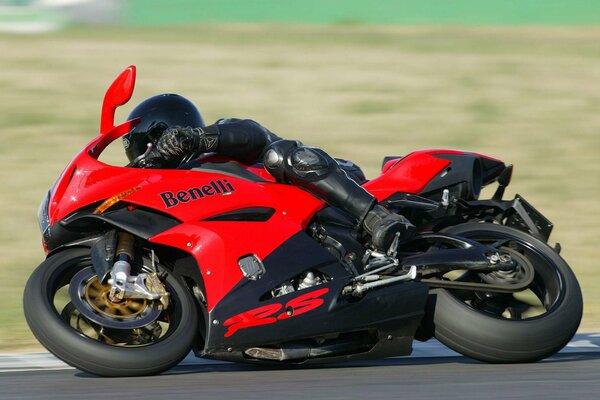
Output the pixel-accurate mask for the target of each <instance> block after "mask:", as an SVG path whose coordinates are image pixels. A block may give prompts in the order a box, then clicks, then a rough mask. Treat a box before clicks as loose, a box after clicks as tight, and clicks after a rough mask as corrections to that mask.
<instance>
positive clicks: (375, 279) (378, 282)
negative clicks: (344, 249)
mask: <svg viewBox="0 0 600 400" xmlns="http://www.w3.org/2000/svg"><path fill="white" fill-rule="evenodd" d="M383 268H385V267H383ZM375 272H377V270H375V271H372V272H371V273H368V274H363V275H360V276H357V277H356V278H355V279H354V280H355V281H358V282H357V283H355V284H353V285H349V286H346V287H344V289H343V290H342V294H343V295H352V296H362V295H363V294H364V293H365V292H367V291H369V290H371V289H375V288H378V287H381V286H386V285H390V284H392V283H396V282H404V281H413V280H415V278H416V277H417V267H416V266H415V265H413V266H412V267H410V269H409V270H408V272H406V273H404V274H402V275H396V276H389V275H388V276H382V275H376V274H375Z"/></svg>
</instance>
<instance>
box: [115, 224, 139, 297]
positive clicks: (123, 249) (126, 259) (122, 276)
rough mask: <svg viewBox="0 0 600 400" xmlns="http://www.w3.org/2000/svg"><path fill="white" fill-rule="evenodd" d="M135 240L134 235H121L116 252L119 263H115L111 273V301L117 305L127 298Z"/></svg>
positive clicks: (124, 233)
mask: <svg viewBox="0 0 600 400" xmlns="http://www.w3.org/2000/svg"><path fill="white" fill-rule="evenodd" d="M134 240H135V239H134V237H133V235H131V234H129V233H127V232H120V233H119V241H118V243H117V251H116V256H117V257H116V258H117V262H115V264H114V265H113V267H112V268H111V271H110V275H111V277H112V284H111V289H110V300H111V301H113V302H116V303H117V302H120V301H121V300H123V297H124V296H125V291H126V288H127V282H128V280H129V275H130V273H131V260H133V257H134V248H133V243H134Z"/></svg>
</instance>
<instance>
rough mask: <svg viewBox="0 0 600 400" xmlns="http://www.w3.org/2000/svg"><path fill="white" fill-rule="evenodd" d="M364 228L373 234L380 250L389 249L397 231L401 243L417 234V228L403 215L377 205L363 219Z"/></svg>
mask: <svg viewBox="0 0 600 400" xmlns="http://www.w3.org/2000/svg"><path fill="white" fill-rule="evenodd" d="M362 225H363V228H364V230H365V231H366V232H367V233H368V234H369V235H370V236H371V243H372V244H373V247H374V248H375V249H377V250H379V251H383V252H385V251H387V250H388V249H389V247H390V246H391V245H392V242H393V241H394V238H395V236H396V234H397V233H399V234H400V236H399V238H398V239H399V240H398V242H399V243H402V242H405V241H407V240H409V239H410V238H412V237H413V236H414V235H415V231H416V228H415V226H414V225H413V224H411V223H410V221H409V220H408V219H407V218H406V217H404V216H403V215H399V214H395V213H393V212H391V211H390V210H388V209H387V208H385V207H383V206H380V205H379V204H377V205H375V206H374V207H373V208H372V209H371V210H370V211H369V212H368V213H367V215H366V216H365V219H364V220H363V223H362Z"/></svg>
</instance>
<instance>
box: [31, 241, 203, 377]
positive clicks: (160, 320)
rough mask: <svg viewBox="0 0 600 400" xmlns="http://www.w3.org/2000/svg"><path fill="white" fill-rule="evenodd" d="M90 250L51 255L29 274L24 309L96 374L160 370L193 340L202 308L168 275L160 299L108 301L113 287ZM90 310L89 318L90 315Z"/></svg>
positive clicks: (54, 342)
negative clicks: (99, 272)
mask: <svg viewBox="0 0 600 400" xmlns="http://www.w3.org/2000/svg"><path fill="white" fill-rule="evenodd" d="M91 265H92V264H91V260H90V252H89V249H87V248H78V249H69V250H65V251H63V252H60V253H58V254H55V255H53V256H51V257H49V258H48V259H47V260H46V261H44V262H43V263H42V264H41V265H40V266H39V267H38V268H37V269H36V270H35V271H34V272H33V274H32V275H31V277H30V278H29V281H28V282H27V285H26V287H25V292H24V298H23V308H24V311H25V317H26V319H27V322H28V323H29V327H30V328H31V330H32V332H33V334H34V335H35V336H36V338H37V339H38V340H39V341H40V343H41V344H43V345H44V346H45V347H46V348H47V349H48V350H49V351H50V352H52V353H53V354H54V355H56V356H57V357H58V358H60V359H62V360H63V361H65V362H66V363H68V364H70V365H72V366H74V367H76V368H79V369H81V370H83V371H87V372H90V373H93V374H97V375H103V376H136V375H152V374H157V373H160V372H163V371H165V370H167V369H169V368H171V367H173V366H175V365H177V364H178V363H179V361H181V359H183V358H184V357H185V356H186V355H187V353H188V352H189V351H190V348H191V346H192V344H193V341H194V339H195V336H196V332H197V324H198V319H197V318H198V317H197V310H196V307H195V304H194V300H193V298H192V296H191V294H190V293H189V291H188V289H187V288H186V287H185V285H184V284H183V283H182V282H181V281H180V280H179V279H178V278H176V277H175V276H174V275H172V274H170V273H168V272H167V273H163V274H162V276H161V283H162V284H163V285H164V287H165V288H166V290H167V292H168V293H169V296H168V298H169V301H168V303H167V304H161V303H160V301H159V300H144V299H125V300H123V301H121V302H119V303H115V302H112V301H110V299H109V297H108V294H109V291H110V285H108V284H103V283H101V282H100V281H99V280H98V277H97V276H96V275H95V273H94V271H93V269H92V267H91ZM89 316H91V317H89Z"/></svg>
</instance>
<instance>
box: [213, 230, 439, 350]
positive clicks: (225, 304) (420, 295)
mask: <svg viewBox="0 0 600 400" xmlns="http://www.w3.org/2000/svg"><path fill="white" fill-rule="evenodd" d="M263 264H264V265H265V269H266V273H265V274H264V276H263V277H262V278H261V279H259V280H256V281H250V280H246V279H244V281H243V282H241V283H240V284H238V285H237V286H236V287H235V288H234V289H233V290H232V291H231V292H230V293H228V295H227V296H225V298H224V299H223V300H222V301H221V302H219V304H217V305H216V306H215V308H214V309H213V310H212V312H211V313H210V316H209V318H210V321H211V323H210V324H209V333H208V338H207V342H206V347H205V355H207V356H210V354H211V353H218V352H220V351H224V349H228V348H234V349H235V348H243V347H248V346H259V345H265V344H273V343H282V342H288V341H292V340H298V339H303V338H310V337H315V336H319V335H323V334H327V333H341V332H350V331H359V330H365V329H373V330H381V331H385V332H394V333H395V334H398V332H400V334H399V335H400V336H402V337H411V338H412V336H413V335H414V330H415V329H416V325H417V324H418V322H419V321H420V319H421V317H422V316H423V310H424V307H425V302H426V299H427V291H428V289H427V286H426V285H423V284H420V283H416V282H413V283H402V284H399V285H395V286H390V287H387V288H383V289H378V290H374V291H372V292H369V293H367V294H366V295H365V296H364V297H362V298H361V299H356V298H350V299H349V298H346V297H343V296H341V294H340V293H341V291H342V288H343V287H344V286H345V285H346V284H347V283H348V281H349V279H350V275H349V274H348V272H347V271H346V269H345V268H344V266H343V265H341V264H340V263H339V262H338V261H337V260H336V259H335V258H334V257H333V256H332V255H331V254H330V253H329V252H328V251H326V250H325V249H323V248H322V247H321V246H320V245H319V244H318V243H316V242H315V241H314V240H313V239H312V238H310V237H309V236H308V235H307V234H306V233H304V232H300V233H298V234H296V235H295V236H293V237H292V238H290V239H289V240H288V241H287V242H286V243H285V244H284V245H282V246H281V247H280V248H278V249H277V250H275V251H274V252H273V253H272V254H271V255H269V256H268V257H267V258H266V259H265V260H263ZM308 269H312V270H318V271H320V272H322V273H324V274H326V275H328V276H329V277H330V278H331V280H330V281H329V282H327V283H324V284H321V285H316V286H312V287H310V288H308V289H304V290H298V291H295V292H293V293H290V294H287V295H284V296H279V297H276V298H269V299H268V300H264V301H261V300H260V299H261V297H263V295H264V294H265V293H269V292H270V291H271V289H272V288H273V287H276V286H278V285H279V284H281V283H282V282H284V281H287V280H288V279H290V278H292V277H294V276H297V275H298V274H300V273H302V272H303V271H306V270H308ZM323 289H327V293H325V294H323V295H321V296H320V297H319V298H320V299H322V300H323V304H322V305H320V306H319V307H316V308H314V309H312V310H311V311H308V312H306V313H304V314H301V315H297V316H293V317H290V318H284V319H281V320H278V319H277V317H278V316H280V315H281V314H282V313H285V311H286V308H287V307H286V305H287V303H288V302H290V301H292V300H293V299H295V298H298V297H299V296H302V295H304V294H308V293H311V292H313V291H323ZM263 298H264V297H263ZM277 304H281V307H280V308H278V307H277ZM272 305H275V306H272ZM269 306H272V307H274V308H273V309H275V310H277V311H276V312H274V313H270V312H266V313H264V314H261V315H260V318H267V317H268V318H271V320H272V321H271V322H269V323H265V324H260V325H256V326H251V327H247V328H244V329H239V330H237V331H235V332H234V333H233V334H231V335H229V336H226V334H227V332H228V329H229V327H228V326H224V323H225V322H226V321H227V320H228V319H230V318H232V317H234V316H238V315H239V314H241V313H246V312H248V311H253V310H255V309H257V308H258V307H265V309H268V308H269ZM246 315H247V316H249V317H250V318H251V315H249V314H246ZM254 315H256V314H254Z"/></svg>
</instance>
